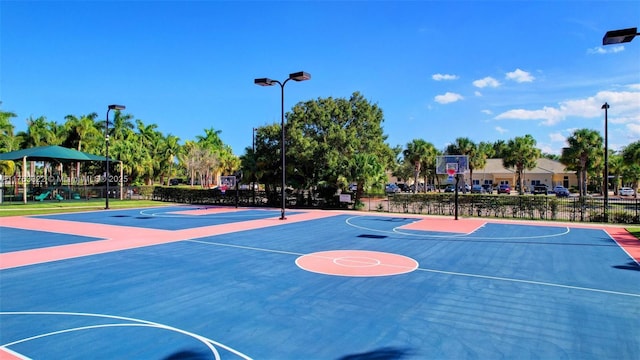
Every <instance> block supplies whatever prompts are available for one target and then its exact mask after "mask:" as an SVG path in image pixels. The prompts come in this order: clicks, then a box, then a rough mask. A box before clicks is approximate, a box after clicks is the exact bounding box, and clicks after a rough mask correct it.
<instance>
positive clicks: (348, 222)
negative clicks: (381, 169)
mask: <svg viewBox="0 0 640 360" xmlns="http://www.w3.org/2000/svg"><path fill="white" fill-rule="evenodd" d="M366 217H371V218H374V216H366V215H359V216H352V217H350V218H348V219H346V220H345V222H346V223H347V225H349V226H352V227H354V228H357V229H361V230H367V231H373V232H380V233H383V234H400V235H406V236H413V237H419V238H427V239H447V238H456V239H469V240H530V239H546V238H552V237H559V236H563V235H566V234H568V233H569V232H571V229H570V228H569V227H564V231H562V232H559V233H556V234H548V235H536V236H505V237H497V236H470V235H471V234H473V233H474V232H475V231H473V232H470V233H466V234H447V235H432V234H419V233H407V232H403V231H398V230H397V229H400V228H401V227H402V226H404V225H402V226H397V227H394V228H393V229H392V230H379V229H374V228H369V227H366V226H360V225H356V224H354V223H352V222H351V220H352V219H357V218H366ZM419 220H420V219H416V221H419ZM414 222H415V221H414ZM524 226H526V225H524ZM482 227H484V225H483V226H482ZM559 228H563V227H561V226H559ZM416 231H420V230H416Z"/></svg>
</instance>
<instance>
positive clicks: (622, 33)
mask: <svg viewBox="0 0 640 360" xmlns="http://www.w3.org/2000/svg"><path fill="white" fill-rule="evenodd" d="M637 35H640V33H638V28H637V27H633V28H628V29H620V30H611V31H607V32H606V33H605V34H604V37H603V38H602V45H612V44H622V43H628V42H630V41H631V40H633V38H634V37H636V36H637ZM602 109H604V181H603V182H604V221H605V222H609V149H608V147H609V146H608V122H609V120H608V119H607V117H608V110H609V104H607V103H606V102H605V103H604V105H602Z"/></svg>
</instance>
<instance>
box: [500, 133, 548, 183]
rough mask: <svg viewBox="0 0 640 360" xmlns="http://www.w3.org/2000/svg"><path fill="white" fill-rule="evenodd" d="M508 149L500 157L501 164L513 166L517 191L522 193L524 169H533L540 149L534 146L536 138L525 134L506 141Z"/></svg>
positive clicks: (506, 166) (508, 166)
mask: <svg viewBox="0 0 640 360" xmlns="http://www.w3.org/2000/svg"><path fill="white" fill-rule="evenodd" d="M507 148H508V151H507V153H506V154H505V156H504V157H503V158H502V165H503V166H504V167H505V168H515V170H516V173H517V174H518V185H519V189H518V192H519V194H520V195H522V194H524V183H523V181H524V179H523V176H522V174H523V173H524V170H530V169H533V168H534V167H535V166H536V164H537V160H538V158H539V157H540V153H541V151H540V149H537V148H536V140H535V139H534V138H533V136H531V135H529V134H527V135H525V136H523V137H516V138H515V139H512V140H509V141H508V142H507Z"/></svg>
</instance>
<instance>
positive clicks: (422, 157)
mask: <svg viewBox="0 0 640 360" xmlns="http://www.w3.org/2000/svg"><path fill="white" fill-rule="evenodd" d="M435 154H436V148H435V146H433V144H431V143H429V142H427V141H425V140H422V139H414V140H412V141H411V142H410V143H408V144H407V148H406V149H405V150H404V151H403V155H404V158H405V161H407V162H410V163H411V164H413V167H414V171H413V181H414V189H413V192H414V194H415V193H417V192H418V177H419V176H420V172H421V169H422V164H423V162H427V163H428V162H430V160H431V158H435ZM425 185H426V183H425ZM425 192H426V186H425Z"/></svg>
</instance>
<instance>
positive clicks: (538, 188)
mask: <svg viewBox="0 0 640 360" xmlns="http://www.w3.org/2000/svg"><path fill="white" fill-rule="evenodd" d="M531 193H532V194H533V195H538V194H542V195H547V194H549V188H548V187H547V185H535V186H534V187H533V191H532V192H531Z"/></svg>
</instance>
